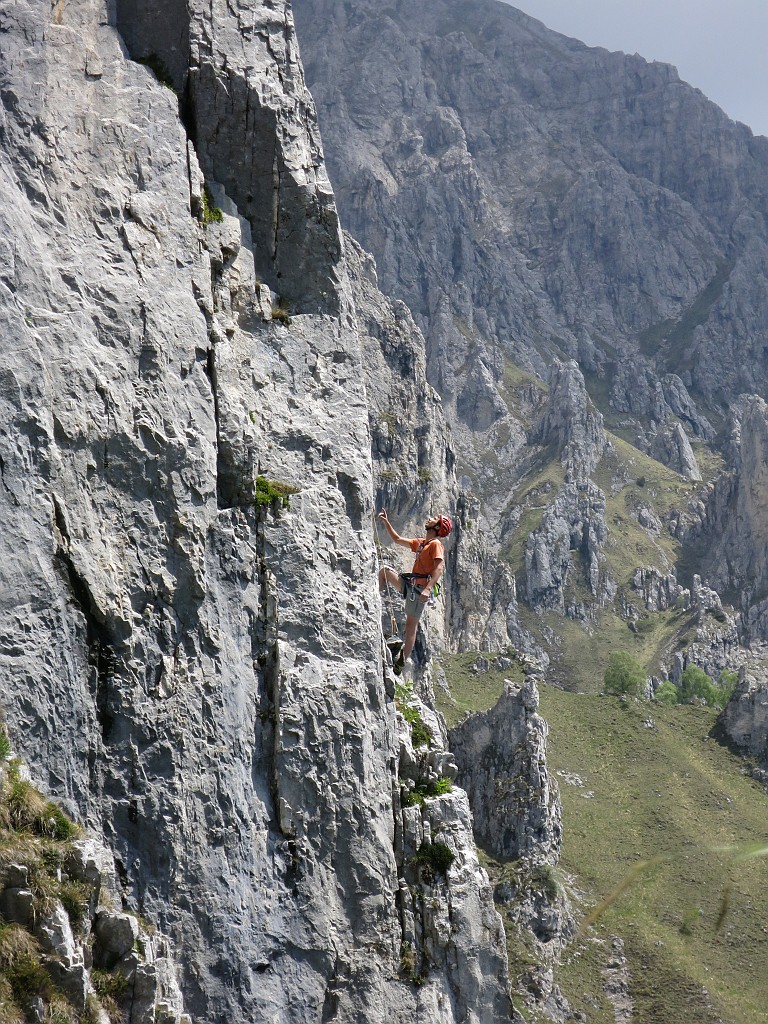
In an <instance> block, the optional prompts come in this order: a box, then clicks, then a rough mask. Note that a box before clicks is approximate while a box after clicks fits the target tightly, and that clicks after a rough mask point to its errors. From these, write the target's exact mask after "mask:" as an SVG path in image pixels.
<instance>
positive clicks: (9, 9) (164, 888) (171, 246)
mask: <svg viewBox="0 0 768 1024" xmlns="http://www.w3.org/2000/svg"><path fill="white" fill-rule="evenodd" d="M0 18H1V19H2V20H1V28H2V31H0V97H2V105H1V106H0V143H1V144H0V183H1V184H0V190H1V191H2V202H0V316H1V317H2V321H1V323H2V327H1V330H2V347H3V366H2V371H0V378H1V382H0V422H1V425H2V426H1V429H0V476H1V479H0V512H1V513H2V516H3V521H4V522H5V523H6V524H12V526H11V527H9V528H6V530H5V532H4V533H3V537H2V541H1V542H0V543H2V552H1V553H0V616H1V617H2V627H1V628H0V636H1V637H2V641H1V646H0V687H1V699H2V703H3V705H4V706H5V709H6V714H7V719H8V725H9V729H10V731H11V734H12V735H13V737H14V739H15V741H16V742H17V745H18V747H19V749H20V751H21V752H23V753H24V755H25V757H26V758H27V759H28V761H29V764H30V769H31V772H32V774H33V777H34V778H35V780H36V781H37V782H38V783H39V784H40V785H41V786H42V788H44V789H46V790H48V791H50V792H51V793H52V794H53V795H55V796H56V797H58V798H59V799H61V800H63V801H65V803H66V805H67V806H68V807H69V809H70V810H71V811H72V813H73V814H74V815H75V816H76V817H77V819H78V820H79V821H81V822H82V823H83V824H84V825H85V826H87V827H88V828H90V829H91V830H93V832H95V833H96V834H97V835H100V836H102V837H103V838H104V839H105V841H106V842H107V844H108V846H109V847H110V848H111V850H112V851H113V852H114V855H115V858H116V863H117V870H118V881H119V889H120V894H121V898H122V900H123V901H124V902H125V904H126V905H127V906H129V907H130V908H132V909H134V910H138V911H140V912H141V914H142V915H144V916H145V917H146V918H148V919H151V920H152V921H153V922H156V923H157V924H158V925H159V926H160V927H161V928H162V929H163V931H164V932H165V933H166V934H168V935H169V936H171V937H172V939H173V941H174V943H175V945H176V949H177V955H178V957H179V962H180V969H181V978H180V981H181V985H182V990H183V993H184V1000H185V1005H186V1008H187V1009H188V1011H189V1012H190V1013H191V1014H192V1015H193V1017H195V1018H197V1019H203V1020H212V1021H213V1020H224V1019H227V1020H232V1021H236V1022H239V1021H250V1020H279V1021H283V1022H291V1021H295V1022H297V1024H298V1022H305V1021H308V1020H331V1019H333V1020H335V1021H338V1022H342V1021H349V1022H352V1021H355V1022H359V1021H364V1020H381V1019H384V1018H390V1019H397V1020H401V1021H409V1020H412V1019H413V1020H416V1019H419V1020H421V1021H423V1020H427V1021H429V1020H434V1021H438V1020H439V1021H457V1022H458V1021H469V1020H495V1019H497V1017H496V1015H497V1014H501V1013H502V1011H503V1009H504V1007H505V1006H506V1003H505V1000H506V994H505V993H506V989H505V986H506V979H505V976H504V972H503V970H502V969H501V967H502V965H503V956H502V954H501V953H499V954H498V955H496V954H493V955H492V956H491V955H489V954H488V950H491V949H495V948H496V946H497V945H498V942H499V926H498V918H497V917H496V915H495V912H494V910H493V906H492V901H491V898H490V894H489V892H487V891H486V890H487V886H486V887H485V888H484V887H483V885H482V884H481V885H479V886H478V885H475V888H474V889H473V890H472V892H473V894H474V895H473V897H472V899H473V900H474V902H473V903H472V906H473V907H474V908H478V907H479V908H480V909H479V910H473V911H472V914H469V912H467V913H465V912H464V909H462V908H463V907H464V906H465V903H466V901H465V902H462V900H460V899H459V896H458V893H459V889H456V890H455V896H451V893H453V892H454V890H453V889H452V886H453V885H454V883H455V885H456V886H458V887H461V886H464V885H466V884H467V882H468V881H469V880H472V879H474V878H476V877H477V876H478V869H477V868H476V864H475V862H472V861H471V858H470V855H469V853H467V855H466V857H465V859H464V860H463V861H462V862H461V863H462V864H463V866H462V869H461V872H459V873H457V874H456V875H455V876H451V875H450V873H449V875H448V877H447V879H446V880H444V882H443V883H441V885H442V888H441V889H440V892H439V893H436V894H435V899H440V898H443V897H445V898H450V899H451V900H452V901H453V902H452V903H451V905H452V906H453V908H454V911H453V914H452V916H451V917H450V919H446V920H444V921H442V922H441V924H440V929H439V935H440V940H439V941H437V940H435V943H434V944H433V946H432V947H430V949H429V950H428V951H427V955H426V959H425V960H424V963H423V965H422V967H423V973H424V978H423V979H421V980H423V982H424V984H423V985H422V986H421V987H419V988H417V987H416V986H414V985H413V984H412V982H411V980H410V978H409V976H408V975H407V972H406V973H405V974H404V973H403V966H402V943H403V941H404V931H403V928H404V925H403V920H402V917H401V913H400V909H399V908H400V904H399V900H400V896H399V893H400V890H401V878H402V875H401V872H402V870H404V868H403V864H404V862H403V861H402V859H401V860H400V861H398V858H397V856H396V850H395V838H396V837H395V816H394V811H393V791H394V790H396V788H397V764H398V750H399V743H398V739H397V730H396V716H395V710H394V705H393V703H392V702H391V700H390V699H389V698H388V696H387V689H386V687H385V683H384V678H383V673H382V656H381V629H380V614H381V606H380V601H379V598H378V595H377V593H376V587H375V583H374V579H375V568H376V562H375V551H374V543H373V535H372V528H371V520H372V513H373V493H374V489H373V475H372V468H371V456H370V453H371V436H370V431H369V406H368V402H367V396H366V391H365V371H364V366H363V362H364V360H363V355H362V350H361V343H360V331H359V329H358V323H357V320H356V317H355V312H354V306H353V301H352V295H351V290H350V287H349V285H348V283H347V281H348V278H347V271H346V266H345V263H344V261H343V258H342V240H341V235H340V233H339V230H338V223H337V218H336V212H335V207H334V204H333V199H332V196H331V194H330V191H329V188H328V184H327V178H326V176H325V172H324V168H323V161H322V154H321V151H320V148H319V141H318V135H317V128H316V125H315V122H314V118H313V111H312V104H311V101H310V99H309V97H308V94H307V93H306V91H305V89H304V85H303V79H302V74H301V67H300V64H299V62H298V57H297V51H296V39H295V34H294V32H293V26H292V22H291V18H290V13H289V10H288V7H287V5H286V4H284V3H282V2H280V3H269V4H259V3H256V2H254V3H241V4H238V5H237V8H236V9H235V8H233V7H232V5H225V4H223V3H222V4H219V3H213V4H206V5H202V4H199V5H198V4H194V3H191V4H187V5H180V4H179V5H154V4H142V3H135V4H131V3H128V2H127V0H126V2H122V0H121V2H118V3H117V4H115V5H113V4H109V5H107V4H105V3H102V2H101V0H82V2H80V3H77V4H73V3H66V2H65V0H59V2H58V3H56V4H54V5H53V6H51V5H50V4H49V3H48V2H47V0H34V2H32V0H29V2H21V3H15V4H13V5H10V6H9V5H7V4H6V5H4V6H3V8H2V12H0ZM119 30H121V31H122V33H123V37H121V35H120V32H119ZM131 57H136V58H139V57H141V58H147V60H149V61H150V62H151V63H152V65H153V67H154V69H155V70H154V71H153V70H150V69H149V68H147V67H146V66H142V64H140V63H137V62H135V61H134V60H132V59H130V58H131ZM158 75H159V76H160V78H165V77H166V76H168V79H169V81H170V82H171V84H173V85H174V86H175V87H176V89H177V92H178V95H177V94H176V93H174V92H173V91H172V90H171V89H169V88H167V87H166V85H164V84H162V82H161V81H159V80H158V77H157V76H158ZM360 258H361V259H362V257H360ZM388 329H389V327H388V325H382V326H381V328H380V329H379V334H380V335H381V336H382V337H383V336H384V334H385V332H386V330H388ZM374 333H375V332H374ZM431 400H432V399H429V398H428V399H427V405H428V404H429V401H431ZM432 454H433V453H430V457H431V455H432ZM446 458H447V456H446ZM446 467H447V463H446ZM448 468H449V467H447V468H446V472H447V471H448ZM413 469H416V467H413ZM390 691H391V686H390ZM458 804H460V801H459V802H458ZM458 804H457V809H456V813H455V814H453V815H452V817H451V823H450V831H451V834H452V835H453V836H454V839H453V842H454V843H455V844H457V845H461V844H464V845H465V846H466V847H467V849H468V850H469V849H470V847H471V840H470V837H469V831H468V830H469V817H468V813H467V809H466V805H461V806H459V805H458ZM481 881H482V878H481ZM446 893H447V895H446ZM470 902H471V901H470ZM466 905H468V904H466ZM481 953H482V956H481ZM478 957H480V959H478V960H477V964H478V966H477V967H476V968H473V969H472V971H471V972H469V973H467V972H465V973H464V974H463V975H461V976H459V975H455V970H454V968H455V965H456V964H457V963H458V962H461V961H463V960H467V961H472V962H474V960H475V959H477V958H478ZM462 979H463V980H462ZM465 982H466V983H465ZM475 1007H478V1008H479V1009H475ZM483 1008H484V1009H483Z"/></svg>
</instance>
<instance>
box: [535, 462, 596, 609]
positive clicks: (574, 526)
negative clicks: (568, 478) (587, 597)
mask: <svg viewBox="0 0 768 1024" xmlns="http://www.w3.org/2000/svg"><path fill="white" fill-rule="evenodd" d="M606 537H607V526H606V521H605V495H604V494H603V492H602V491H601V490H600V488H599V487H596V486H595V484H593V483H592V481H591V480H587V481H586V482H582V483H578V484H577V483H568V484H566V485H565V487H564V488H563V490H562V491H561V493H560V494H559V495H558V496H557V498H556V499H555V501H554V502H553V504H552V505H550V506H548V507H547V508H546V510H545V512H544V515H543V517H542V521H541V525H540V526H539V527H538V528H537V529H536V530H534V531H533V532H532V533H531V534H529V536H528V540H527V541H526V545H525V585H526V600H527V601H528V603H529V604H530V605H531V606H532V607H533V608H539V609H547V608H554V609H559V610H560V611H564V609H565V587H566V584H567V583H568V582H569V575H570V576H571V577H574V578H577V582H578V583H580V584H581V585H583V586H586V587H587V588H588V591H589V593H590V594H591V595H592V596H593V597H594V598H595V599H596V600H597V601H598V602H606V601H609V600H611V599H612V598H613V597H614V596H615V594H616V584H615V583H614V582H613V580H611V579H610V577H609V576H608V574H607V573H606V572H605V569H604V568H603V561H604V555H603V552H602V547H603V545H604V543H605V539H606ZM571 582H573V580H571Z"/></svg>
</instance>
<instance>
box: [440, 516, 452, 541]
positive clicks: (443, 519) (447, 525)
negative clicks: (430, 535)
mask: <svg viewBox="0 0 768 1024" xmlns="http://www.w3.org/2000/svg"><path fill="white" fill-rule="evenodd" d="M452 529H453V523H452V522H451V520H450V519H449V518H448V516H438V517H437V536H438V537H447V536H448V534H449V533H450V532H451V530H452Z"/></svg>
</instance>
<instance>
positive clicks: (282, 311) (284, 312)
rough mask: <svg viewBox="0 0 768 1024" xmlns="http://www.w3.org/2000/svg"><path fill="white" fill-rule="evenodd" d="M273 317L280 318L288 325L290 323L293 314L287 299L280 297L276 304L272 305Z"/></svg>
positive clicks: (281, 321) (274, 318)
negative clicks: (290, 311) (289, 309)
mask: <svg viewBox="0 0 768 1024" xmlns="http://www.w3.org/2000/svg"><path fill="white" fill-rule="evenodd" d="M272 319H273V320H278V321H279V322H280V323H282V324H285V325H286V327H287V326H288V325H289V324H290V322H291V316H290V313H289V312H288V305H287V303H286V301H285V299H278V300H277V302H276V303H275V305H274V306H272Z"/></svg>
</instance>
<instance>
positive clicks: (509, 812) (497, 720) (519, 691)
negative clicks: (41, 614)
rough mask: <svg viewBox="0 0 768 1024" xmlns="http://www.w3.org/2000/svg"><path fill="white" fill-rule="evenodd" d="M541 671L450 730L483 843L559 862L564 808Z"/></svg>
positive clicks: (509, 853)
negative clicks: (550, 756)
mask: <svg viewBox="0 0 768 1024" xmlns="http://www.w3.org/2000/svg"><path fill="white" fill-rule="evenodd" d="M538 706H539V694H538V690H537V688H536V683H535V681H534V679H533V677H531V676H529V677H527V678H526V682H525V683H524V684H523V686H515V685H514V684H512V683H509V682H508V683H507V684H506V686H505V690H504V693H503V694H502V696H501V697H500V698H499V701H498V703H497V704H496V705H495V706H494V707H493V708H492V709H491V710H490V711H484V712H478V713H477V714H474V715H470V716H469V717H467V718H466V719H465V720H464V721H463V722H461V723H460V724H459V725H457V726H456V727H455V728H454V729H451V731H450V745H451V750H452V752H453V756H454V758H455V759H456V764H457V766H458V774H457V781H458V782H459V784H460V785H461V786H462V787H463V788H464V789H465V790H466V791H467V794H468V795H469V798H470V802H471V804H472V809H473V817H474V829H475V835H476V836H477V840H478V842H479V843H480V845H481V846H482V847H483V848H484V849H485V850H487V851H488V853H490V854H491V855H492V856H494V857H498V858H501V859H502V860H505V861H507V860H519V859H520V858H521V857H524V858H527V859H529V860H531V861H532V862H533V863H535V864H542V863H548V864H551V865H554V864H556V863H557V861H558V859H559V856H560V842H561V838H562V821H561V818H562V811H561V807H560V797H559V794H558V791H557V784H556V783H555V781H554V779H552V778H551V777H550V775H549V772H548V770H547V764H546V739H547V725H546V722H545V721H544V720H543V718H541V716H540V715H538V714H537V711H538Z"/></svg>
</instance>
